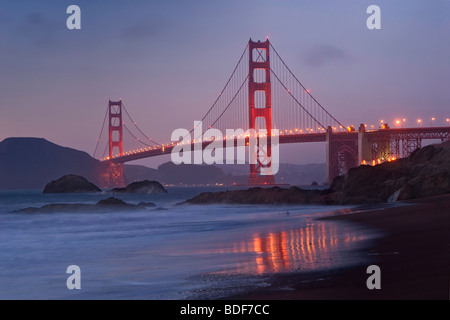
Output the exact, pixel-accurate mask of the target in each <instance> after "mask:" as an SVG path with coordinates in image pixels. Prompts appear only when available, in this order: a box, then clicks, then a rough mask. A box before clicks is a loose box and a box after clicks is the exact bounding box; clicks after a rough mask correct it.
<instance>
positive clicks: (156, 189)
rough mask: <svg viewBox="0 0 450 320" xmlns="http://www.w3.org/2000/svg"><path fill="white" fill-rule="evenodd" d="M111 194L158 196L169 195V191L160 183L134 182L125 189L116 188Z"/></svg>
mask: <svg viewBox="0 0 450 320" xmlns="http://www.w3.org/2000/svg"><path fill="white" fill-rule="evenodd" d="M109 193H113V194H114V193H138V194H158V193H167V190H166V189H164V187H163V186H162V185H161V184H160V183H159V182H158V181H148V180H145V181H140V182H133V183H131V184H129V185H128V186H127V187H125V188H115V189H112V190H111V191H110V192H109Z"/></svg>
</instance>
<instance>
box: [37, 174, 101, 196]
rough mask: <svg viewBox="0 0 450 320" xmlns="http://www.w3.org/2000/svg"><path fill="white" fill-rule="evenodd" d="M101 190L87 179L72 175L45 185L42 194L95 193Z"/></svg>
mask: <svg viewBox="0 0 450 320" xmlns="http://www.w3.org/2000/svg"><path fill="white" fill-rule="evenodd" d="M96 192H101V190H100V189H99V188H98V187H97V186H96V185H95V184H93V183H91V182H89V181H88V180H87V179H85V178H83V177H81V176H77V175H74V174H70V175H66V176H63V177H62V178H59V179H58V180H54V181H52V182H49V183H47V185H46V186H45V188H44V193H96Z"/></svg>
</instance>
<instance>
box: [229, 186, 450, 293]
mask: <svg viewBox="0 0 450 320" xmlns="http://www.w3.org/2000/svg"><path fill="white" fill-rule="evenodd" d="M404 203H405V204H412V205H408V206H403V205H402V206H394V207H387V208H384V209H382V208H381V209H374V210H367V211H362V212H361V211H356V212H354V213H348V214H344V215H337V216H330V217H325V218H319V219H318V220H322V221H342V222H347V223H353V224H357V225H358V226H359V227H362V228H366V229H367V230H368V231H371V230H374V229H377V230H381V231H382V232H383V233H384V234H385V235H384V236H382V237H380V238H378V239H375V240H374V242H373V243H372V244H371V245H370V246H369V247H367V248H364V249H361V252H360V253H361V254H363V255H365V256H367V257H368V258H371V260H372V261H374V262H373V264H376V265H378V266H379V267H380V269H381V290H369V289H367V286H366V281H367V279H368V278H369V276H370V274H367V267H368V265H367V266H357V267H351V268H345V269H340V268H337V269H332V270H327V271H317V272H308V273H291V274H279V275H276V274H275V275H273V277H272V279H273V280H272V283H271V286H269V287H266V288H261V289H258V290H255V291H252V292H249V293H247V294H242V295H236V296H231V297H227V298H226V299H231V300H403V299H407V300H448V299H449V297H450V296H449V294H450V292H449V289H450V195H448V194H447V195H443V196H435V197H430V198H423V199H418V200H412V201H406V202H404ZM356 209H357V208H356ZM286 288H288V289H286Z"/></svg>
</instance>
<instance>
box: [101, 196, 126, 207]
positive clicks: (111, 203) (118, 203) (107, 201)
mask: <svg viewBox="0 0 450 320" xmlns="http://www.w3.org/2000/svg"><path fill="white" fill-rule="evenodd" d="M97 205H98V206H124V205H127V203H126V202H124V201H122V200H120V199H117V198H113V197H111V198H108V199H104V200H100V201H99V202H97Z"/></svg>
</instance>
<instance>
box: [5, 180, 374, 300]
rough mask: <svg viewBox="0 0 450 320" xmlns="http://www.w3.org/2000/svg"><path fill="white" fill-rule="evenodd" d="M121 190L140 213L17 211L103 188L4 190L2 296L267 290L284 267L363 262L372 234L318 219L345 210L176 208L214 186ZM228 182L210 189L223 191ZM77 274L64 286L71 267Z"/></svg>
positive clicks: (205, 294) (193, 295)
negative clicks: (77, 286)
mask: <svg viewBox="0 0 450 320" xmlns="http://www.w3.org/2000/svg"><path fill="white" fill-rule="evenodd" d="M167 189H168V191H169V192H168V193H167V194H159V195H119V196H117V195H116V197H118V198H120V199H122V200H124V201H126V202H128V203H133V204H138V203H140V202H153V203H155V204H156V205H157V207H155V208H148V210H147V211H142V212H140V211H139V212H136V211H133V212H113V213H52V214H19V213H13V211H14V210H17V209H21V208H26V207H40V206H43V205H45V204H49V203H86V204H94V203H96V202H98V201H99V200H101V199H105V198H108V197H110V195H107V194H68V195H48V194H42V192H41V191H36V190H30V191H1V192H0V299H152V300H159V299H163V300H172V299H217V298H223V297H227V296H230V295H233V294H239V293H243V292H246V291H248V290H252V289H255V288H259V287H264V286H268V285H269V283H270V279H271V277H273V276H274V275H277V274H280V273H290V272H309V271H318V270H327V269H334V268H342V267H349V266H353V265H357V264H361V263H364V262H365V259H366V257H364V256H362V255H361V254H360V250H358V249H360V248H362V247H364V246H366V245H368V244H369V243H370V241H371V240H372V239H373V238H374V237H375V234H374V233H369V232H367V230H365V229H363V228H361V227H359V226H355V225H351V224H344V223H340V222H339V223H337V222H331V221H317V220H316V219H317V218H319V217H323V216H327V215H330V214H338V213H339V214H345V213H347V212H349V211H350V210H351V208H349V207H324V206H279V205H273V206H269V205H204V206H200V205H177V204H179V203H180V202H182V201H184V200H186V199H188V198H191V197H193V196H195V195H197V194H198V193H200V192H202V191H211V189H212V188H208V189H206V188H200V187H197V188H194V187H190V188H187V187H172V188H167ZM224 189H225V188H213V190H212V191H221V190H224ZM71 265H76V266H79V267H80V270H81V278H80V280H81V290H69V289H68V288H67V285H66V281H67V279H68V277H69V276H70V274H68V273H66V271H67V268H68V266H71Z"/></svg>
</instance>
